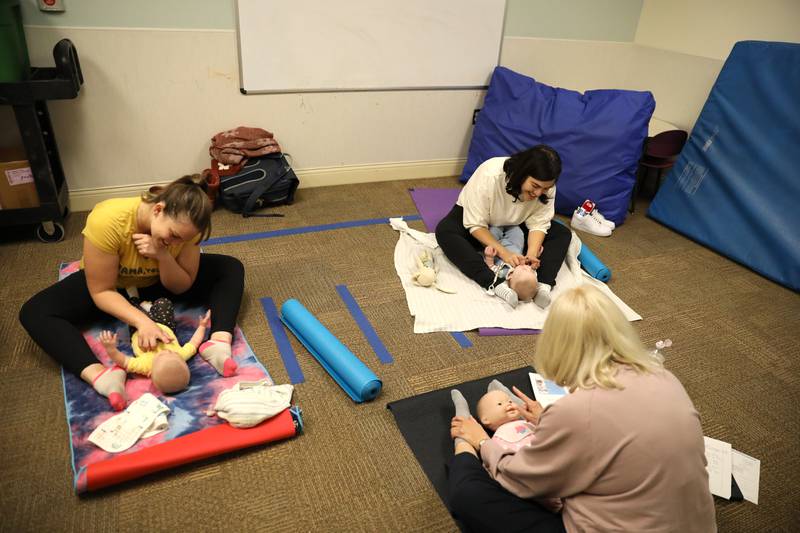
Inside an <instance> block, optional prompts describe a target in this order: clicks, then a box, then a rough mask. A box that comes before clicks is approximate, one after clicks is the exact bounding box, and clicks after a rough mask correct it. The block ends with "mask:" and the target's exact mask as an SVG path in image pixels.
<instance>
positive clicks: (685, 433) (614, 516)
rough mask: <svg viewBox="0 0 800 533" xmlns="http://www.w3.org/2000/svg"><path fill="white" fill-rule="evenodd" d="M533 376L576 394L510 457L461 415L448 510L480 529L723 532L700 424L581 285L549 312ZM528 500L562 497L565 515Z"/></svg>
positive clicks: (626, 326)
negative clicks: (718, 529)
mask: <svg viewBox="0 0 800 533" xmlns="http://www.w3.org/2000/svg"><path fill="white" fill-rule="evenodd" d="M534 361H535V364H536V368H537V370H538V372H539V373H541V374H542V375H544V376H545V377H546V378H548V379H551V380H553V381H555V382H556V383H557V384H559V385H561V386H564V387H568V388H569V389H570V391H571V392H572V394H570V395H568V396H565V397H563V398H561V399H560V400H558V402H556V403H555V404H553V405H551V406H549V407H548V408H547V409H546V410H544V411H542V410H541V407H540V406H539V404H538V403H537V402H535V401H533V400H531V399H530V398H528V397H527V396H525V395H524V394H523V393H522V392H520V391H519V390H517V389H515V390H514V393H515V394H517V396H519V397H520V398H522V400H523V401H524V402H525V404H526V409H525V410H524V411H523V412H524V413H525V416H526V418H527V419H528V420H529V421H531V422H533V423H534V424H536V431H535V435H536V438H535V439H534V440H533V441H532V443H531V445H530V446H528V447H525V448H522V449H520V450H519V451H517V452H516V453H509V452H507V451H505V450H503V449H502V448H501V447H500V446H498V445H497V444H495V443H493V442H492V441H491V440H490V439H489V436H488V435H487V434H486V432H485V430H484V429H483V428H482V427H481V426H480V424H478V423H477V422H476V421H475V420H474V419H472V418H462V417H454V418H453V420H452V423H451V436H452V437H453V438H456V437H460V438H461V439H463V441H456V442H457V444H456V448H455V451H456V454H455V456H454V457H453V460H452V463H451V468H450V508H451V511H452V512H453V514H454V516H456V518H458V519H459V520H461V521H462V522H463V523H464V524H465V525H466V526H467V528H468V529H470V530H475V531H501V530H502V531H565V530H566V531H569V532H573V531H659V532H661V531H676V532H677V531H680V532H693V531H697V532H706V531H716V521H715V514H714V502H713V499H712V497H711V493H710V492H709V487H708V474H707V473H706V469H705V465H706V461H705V455H704V445H703V433H702V429H701V427H700V417H699V415H698V413H697V411H696V410H695V408H694V406H693V405H692V401H691V400H690V399H689V396H688V395H687V394H686V391H685V390H684V388H683V386H682V385H681V384H680V382H679V381H678V379H677V378H676V377H675V376H673V375H672V374H671V373H670V372H669V371H667V370H665V369H664V367H663V364H662V362H661V361H660V360H659V359H658V358H657V357H656V356H654V355H653V354H652V353H651V352H649V351H648V350H647V349H646V348H645V347H644V346H643V344H642V343H641V341H640V340H639V337H638V335H637V334H636V332H635V330H634V329H633V327H632V326H631V324H630V323H629V322H628V321H627V320H626V319H625V317H624V315H623V314H622V312H621V311H620V310H619V308H617V306H616V305H615V304H614V303H613V302H611V300H609V299H608V298H607V297H606V296H605V295H603V294H602V293H601V292H600V291H599V290H598V289H596V288H594V287H592V286H589V285H584V286H581V287H576V288H574V289H571V290H569V291H566V292H565V293H563V294H562V295H561V296H560V297H559V298H558V299H557V300H556V301H555V302H554V303H553V305H552V308H551V309H550V314H549V316H548V318H547V321H546V322H545V325H544V333H543V334H542V336H541V338H540V339H539V342H538V346H537V350H536V355H535V356H534ZM531 498H562V499H563V501H564V507H563V511H562V513H561V514H560V515H558V514H553V513H550V512H549V511H547V510H545V509H543V508H542V507H540V506H539V505H538V504H537V503H535V502H534V501H532V500H531Z"/></svg>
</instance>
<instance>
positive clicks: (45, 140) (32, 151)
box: [0, 39, 83, 242]
mask: <svg viewBox="0 0 800 533" xmlns="http://www.w3.org/2000/svg"><path fill="white" fill-rule="evenodd" d="M53 58H54V59H55V63H56V66H55V67H52V68H31V71H30V77H29V79H27V80H23V81H14V82H0V105H10V106H12V107H13V108H14V115H15V116H16V119H17V126H18V127H19V131H20V134H21V135H22V141H23V144H24V146H25V151H26V152H27V155H28V161H29V162H30V167H31V172H32V174H33V179H34V182H35V184H36V191H37V193H38V194H39V203H40V205H39V206H38V207H25V208H19V209H0V226H11V225H23V224H38V226H37V227H36V236H37V237H39V239H41V240H42V241H44V242H56V241H60V240H61V239H63V238H64V226H63V225H62V224H61V223H62V222H63V221H64V218H65V217H66V216H67V213H68V212H69V190H68V189H67V182H66V179H65V177H64V169H63V167H62V166H61V158H60V156H59V154H58V146H57V145H56V138H55V134H54V133H53V125H52V124H51V123H50V113H49V112H48V110H47V100H64V99H72V98H75V97H77V96H78V91H80V89H81V85H83V74H82V73H81V65H80V62H79V60H78V52H77V50H75V47H74V46H73V44H72V42H71V41H70V40H69V39H62V40H61V41H59V42H58V43H57V44H56V45H55V47H54V48H53Z"/></svg>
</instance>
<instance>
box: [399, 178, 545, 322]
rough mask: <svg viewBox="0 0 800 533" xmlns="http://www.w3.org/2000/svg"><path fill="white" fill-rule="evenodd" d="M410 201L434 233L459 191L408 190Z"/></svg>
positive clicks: (454, 201)
mask: <svg viewBox="0 0 800 533" xmlns="http://www.w3.org/2000/svg"><path fill="white" fill-rule="evenodd" d="M409 192H410V193H411V199H412V200H414V204H415V205H416V206H417V211H419V214H420V216H421V217H422V221H423V222H424V223H425V227H426V228H428V231H430V232H433V231H436V225H437V224H438V223H439V221H440V220H442V219H443V218H444V217H445V216H446V215H447V213H449V212H450V209H452V208H453V206H454V205H455V203H456V200H458V194H459V193H460V192H461V189H426V188H422V187H418V188H416V189H410V191H409ZM541 331H542V330H540V329H503V328H479V329H478V335H482V336H500V335H536V334H537V333H541Z"/></svg>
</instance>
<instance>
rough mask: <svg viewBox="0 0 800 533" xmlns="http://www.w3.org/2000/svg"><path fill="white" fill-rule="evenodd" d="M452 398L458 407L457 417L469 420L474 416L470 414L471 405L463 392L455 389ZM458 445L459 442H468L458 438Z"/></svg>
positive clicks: (451, 393) (451, 394)
mask: <svg viewBox="0 0 800 533" xmlns="http://www.w3.org/2000/svg"><path fill="white" fill-rule="evenodd" d="M450 397H451V398H452V399H453V405H455V407H456V416H460V417H461V418H469V417H470V416H472V415H471V414H470V412H469V404H468V403H467V400H466V398H464V395H463V394H461V391H459V390H458V389H453V390H451V391H450ZM455 441H456V443H458V442H459V441H461V442H467V441H465V440H464V439H462V438H461V437H456V439H455Z"/></svg>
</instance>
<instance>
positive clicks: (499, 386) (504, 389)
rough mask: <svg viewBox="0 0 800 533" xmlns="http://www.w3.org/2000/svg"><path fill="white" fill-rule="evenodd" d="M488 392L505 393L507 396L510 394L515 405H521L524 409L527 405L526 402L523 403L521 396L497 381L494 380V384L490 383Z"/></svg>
mask: <svg viewBox="0 0 800 533" xmlns="http://www.w3.org/2000/svg"><path fill="white" fill-rule="evenodd" d="M486 390H487V391H488V392H492V391H494V390H499V391H502V392H505V393H506V394H508V397H509V398H511V401H512V402H514V403H515V404H517V405H519V406H520V407H523V406H524V405H525V402H523V401H522V399H521V398H520V397H519V396H517V395H516V394H514V393H513V392H511V391H510V390H508V387H506V386H505V385H503V384H502V383H500V382H499V381H497V380H496V379H493V380H492V382H491V383H489V386H488V387H487V388H486Z"/></svg>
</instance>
